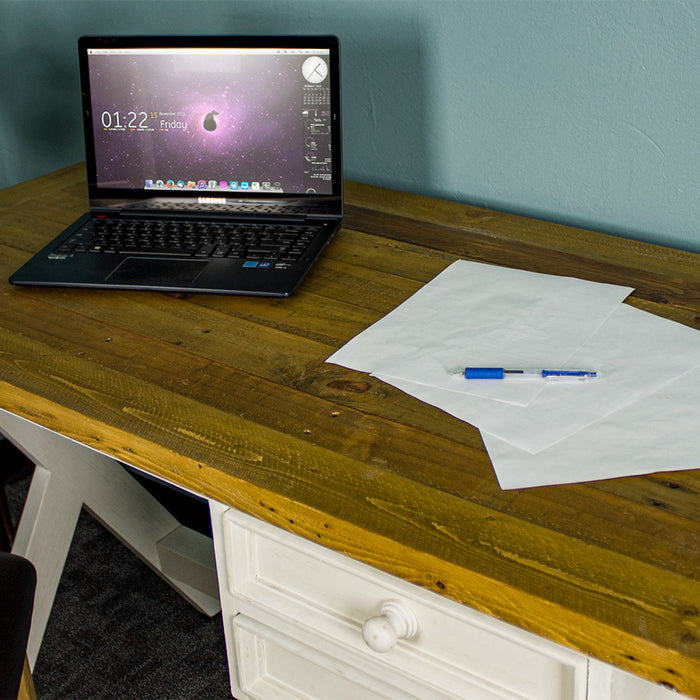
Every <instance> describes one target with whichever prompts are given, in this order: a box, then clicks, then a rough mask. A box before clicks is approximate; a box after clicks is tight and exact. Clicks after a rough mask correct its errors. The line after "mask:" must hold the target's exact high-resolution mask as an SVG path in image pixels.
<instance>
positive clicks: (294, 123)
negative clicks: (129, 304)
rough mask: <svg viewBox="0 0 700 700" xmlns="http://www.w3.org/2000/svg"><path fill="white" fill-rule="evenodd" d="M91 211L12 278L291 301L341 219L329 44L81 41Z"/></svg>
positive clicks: (335, 80) (335, 71) (319, 39)
mask: <svg viewBox="0 0 700 700" xmlns="http://www.w3.org/2000/svg"><path fill="white" fill-rule="evenodd" d="M79 57H80V77H81V85H82V95H83V117H84V123H85V144H86V161H87V178H88V196H89V205H90V211H89V212H88V213H86V214H85V215H84V216H82V217H81V218H80V219H78V221H76V222H75V223H74V224H73V225H72V226H70V227H69V228H68V229H67V230H66V231H64V232H63V233H62V234H61V235H60V236H59V237H58V238H57V239H55V240H54V241H53V242H52V243H51V244H50V245H48V246H47V247H46V248H44V249H43V250H41V251H40V252H39V253H37V254H36V255H35V256H34V257H33V258H32V259H31V260H29V262H27V263H26V264H25V265H24V266H23V267H22V268H21V269H20V270H18V271H17V272H16V273H15V274H14V275H12V277H11V278H10V281H11V282H13V283H15V284H25V285H49V286H70V287H109V288H117V289H146V290H159V291H190V292H209V293H220V294H251V295H265V296H288V295H290V294H291V293H292V292H293V291H294V290H295V289H296V287H297V285H298V284H299V282H300V281H301V279H302V278H303V276H304V275H305V274H306V272H307V271H308V270H309V268H310V267H311V266H312V265H313V263H314V261H315V260H316V259H317V258H318V256H319V254H320V253H321V251H322V250H323V248H324V246H325V245H326V244H327V243H328V241H329V240H330V239H331V237H332V236H333V234H334V233H335V232H336V231H337V229H338V227H339V225H340V220H341V217H342V213H343V211H342V207H343V196H342V166H341V131H340V65H339V60H340V57H339V45H338V39H337V38H336V37H332V36H299V37H290V36H286V37H280V36H278V37H250V36H246V37H240V36H219V37H211V36H210V37H182V36H178V37H163V36H159V37H83V38H81V39H80V40H79Z"/></svg>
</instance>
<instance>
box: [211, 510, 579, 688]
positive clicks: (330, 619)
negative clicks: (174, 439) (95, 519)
mask: <svg viewBox="0 0 700 700" xmlns="http://www.w3.org/2000/svg"><path fill="white" fill-rule="evenodd" d="M224 534H225V549H226V564H227V578H228V588H229V591H228V593H229V594H230V595H231V596H232V597H233V598H234V599H235V601H236V608H237V611H238V612H244V613H245V614H246V615H247V616H249V617H251V618H255V619H258V620H263V621H266V622H267V624H270V625H274V626H275V628H278V629H287V630H288V631H289V632H291V633H292V635H293V636H295V637H296V638H297V639H303V640H305V642H306V643H308V644H310V645H311V646H314V647H317V648H321V649H322V648H324V645H325V644H327V645H329V648H330V647H331V646H333V645H337V646H338V647H339V648H341V649H342V650H343V656H344V658H346V659H347V661H348V663H351V664H352V665H354V666H355V667H357V668H362V667H363V663H364V664H370V665H373V664H375V663H378V664H380V665H381V666H383V667H385V668H387V669H391V670H392V671H397V672H400V673H401V674H403V675H404V676H405V677H406V678H414V679H415V680H416V681H417V682H418V681H423V682H426V683H427V684H428V685H430V686H432V687H434V688H435V689H436V696H438V695H442V694H443V692H444V693H445V694H446V695H447V696H448V697H455V698H459V697H484V698H489V699H490V698H508V699H509V700H516V699H517V700H583V699H584V698H585V697H586V676H587V660H586V659H585V657H583V656H581V655H578V654H575V653H573V652H570V651H569V650H567V649H564V648H561V647H559V646H558V645H556V644H553V643H551V642H549V641H546V640H542V639H540V638H539V637H536V636H535V635H532V634H529V633H527V632H524V631H523V630H520V629H517V628H514V627H512V626H510V625H507V624H505V623H502V622H500V621H498V620H494V619H493V618H490V617H488V616H487V615H483V614H481V613H478V612H476V611H474V610H472V609H470V608H468V607H466V606H463V605H459V604H457V603H455V602H454V601H451V600H449V599H447V598H443V597H442V596H439V595H437V594H435V593H432V592H430V591H426V590H424V589H421V588H420V587H418V586H414V585H412V584H409V583H407V582H406V581H402V580H401V579H398V578H396V577H393V576H389V575H388V574H385V573H384V572H381V571H378V570H377V569H374V568H373V567H370V566H367V565H365V564H361V563H359V562H356V561H354V560H352V559H350V558H348V557H345V556H342V555H340V554H338V553H336V552H333V551H331V550H328V549H326V548H324V547H321V546H319V545H316V544H314V543H311V542H308V541H306V540H304V539H303V538H300V537H297V536H295V535H291V534H290V533H287V532H285V531H283V530H281V529H279V528H276V527H273V526H271V525H268V524H267V523H263V522H261V521H259V520H257V519H254V518H251V517H249V516H246V515H243V514H241V513H238V512H236V511H233V510H230V511H228V512H227V513H226V515H225V517H224ZM378 617H379V618H380V619H379V620H373V621H372V622H371V623H369V624H368V625H365V623H366V622H367V620H369V619H370V618H378ZM402 619H405V621H406V623H407V629H404V630H401V629H399V631H400V632H401V631H403V632H407V633H408V634H409V635H411V636H410V638H407V639H400V638H399V639H394V638H393V637H392V634H393V632H392V630H393V627H392V624H393V625H394V626H396V622H397V621H398V623H399V624H398V627H399V628H400V627H401V620H402ZM387 622H388V623H392V624H389V625H387V624H386V623H387ZM413 625H415V629H412V626H413ZM363 626H365V629H366V630H368V631H369V633H368V636H369V637H372V636H373V634H374V631H375V630H379V631H380V632H382V631H383V630H384V628H386V627H387V626H388V627H389V628H390V629H389V637H390V638H389V640H388V642H387V645H388V646H389V647H390V648H389V649H388V650H386V651H385V652H378V651H374V650H372V649H370V647H369V646H368V644H367V643H366V642H365V641H364V639H363ZM411 633H412V634H411ZM374 636H375V637H376V635H374ZM476 689H481V691H482V692H476Z"/></svg>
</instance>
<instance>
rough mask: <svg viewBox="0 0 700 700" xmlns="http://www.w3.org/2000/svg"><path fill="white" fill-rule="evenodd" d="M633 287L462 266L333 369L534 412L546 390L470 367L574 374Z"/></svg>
mask: <svg viewBox="0 0 700 700" xmlns="http://www.w3.org/2000/svg"><path fill="white" fill-rule="evenodd" d="M631 291H632V288H631V287H620V286H617V285H610V284H599V283H595V282H587V281H585V280H579V279H575V278H572V277H558V276H555V275H543V274H538V273H534V272H526V271H524V270H512V269H509V268H503V267H498V266H495V265H485V264H483V263H475V262H470V261H465V260H460V261H457V262H455V263H453V264H452V265H450V266H449V267H448V268H447V269H446V270H444V271H443V272H442V273H440V274H439V275H438V276H437V277H436V278H435V279H433V280H432V281H431V282H430V283H428V284H426V285H425V286H424V287H423V288H422V289H420V290H419V291H418V292H416V293H415V294H414V295H413V296H411V297H410V298H409V299H408V300H407V301H405V302H404V303H403V304H401V305H400V306H399V307H397V308H396V309H395V310H394V311H392V312H391V313H389V314H388V315H387V316H385V317H384V318H382V319H381V320H379V321H377V323H375V324H374V325H372V326H370V327H369V328H368V329H367V330H365V331H364V332H363V333H361V334H360V335H358V336H356V337H355V338H353V339H352V340H351V341H350V342H348V343H347V344H346V345H344V346H343V347H342V348H340V350H338V351H337V352H336V353H334V354H333V355H332V356H331V357H329V358H328V360H327V361H328V362H333V363H335V364H339V365H343V366H345V367H350V368H352V369H357V370H361V371H365V372H373V373H376V374H382V373H384V374H388V375H391V376H395V377H400V378H402V379H407V380H409V381H412V382H417V383H425V384H428V385H430V386H437V387H442V388H443V389H447V390H450V389H452V390H455V391H459V392H462V393H465V394H471V395H474V396H481V397H484V398H489V399H495V400H500V401H507V402H510V403H514V404H518V405H526V404H527V403H529V402H530V401H531V400H532V399H533V398H534V396H536V395H537V394H538V393H539V391H541V389H542V387H541V386H540V384H539V383H535V384H533V383H530V382H520V383H518V384H517V385H516V386H513V385H512V384H513V383H512V382H511V383H510V386H507V387H506V386H504V383H503V382H493V383H486V384H485V383H484V382H478V383H477V384H476V385H475V384H474V383H473V382H463V383H462V385H461V387H460V386H459V384H457V385H456V384H455V382H454V381H453V379H452V378H451V377H450V374H449V373H450V371H451V370H454V369H459V368H460V367H465V366H469V365H471V366H475V367H479V366H482V367H483V366H488V367H515V368H518V367H553V366H556V367H557V368H559V367H565V366H566V362H567V360H568V359H569V357H570V356H571V355H572V354H573V352H574V351H575V350H576V349H578V348H579V347H580V346H581V345H582V344H583V343H584V342H585V341H586V340H588V338H589V337H590V336H591V335H592V334H593V333H594V332H595V331H596V330H597V329H598V328H599V327H600V326H601V324H602V323H603V322H604V321H605V320H606V319H607V318H608V317H609V316H610V314H611V313H612V312H613V311H614V310H615V309H616V308H617V307H618V305H619V304H620V302H621V301H622V300H623V299H624V298H625V297H626V296H627V295H628V294H629V293H630V292H631Z"/></svg>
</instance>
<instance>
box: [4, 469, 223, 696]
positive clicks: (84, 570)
mask: <svg viewBox="0 0 700 700" xmlns="http://www.w3.org/2000/svg"><path fill="white" fill-rule="evenodd" d="M29 483H30V478H29V477H27V476H25V477H24V478H22V479H20V480H18V481H16V482H14V483H11V484H8V485H7V486H6V492H7V495H8V501H9V504H10V508H11V511H12V514H13V518H14V519H15V523H16V522H17V519H18V518H19V514H20V513H21V509H22V506H23V503H24V499H25V497H26V493H27V490H28V488H29ZM33 677H34V683H35V686H36V691H37V695H38V698H39V700H53V699H54V698H55V699H56V700H59V699H60V700H81V699H83V698H85V699H89V700H100V699H103V698H104V699H105V700H121V699H125V700H126V699H132V698H139V700H151V699H154V700H189V699H197V700H200V699H201V700H209V699H211V700H219V699H220V698H221V699H222V700H223V699H225V698H231V692H230V688H229V682H228V669H227V664H226V653H225V647H224V638H223V630H222V623H221V615H217V616H215V617H213V618H208V617H206V616H205V615H203V614H201V613H199V612H197V611H196V610H195V609H194V608H192V607H191V606H190V605H189V604H188V603H187V602H186V601H185V600H184V599H183V598H181V597H180V596H179V595H178V594H177V593H175V591H173V590H172V589H171V588H170V587H169V586H168V585H167V584H166V583H165V582H164V581H163V580H162V579H161V578H160V577H159V576H157V575H156V574H155V573H153V572H152V571H151V570H150V569H149V568H148V567H147V566H146V565H145V564H143V563H142V562H141V560H140V559H138V557H136V556H135V555H134V554H132V553H131V551H129V550H128V549H127V548H126V547H125V546H124V545H123V544H122V543H121V542H120V541H119V540H117V539H116V537H114V536H113V535H112V534H111V533H110V532H108V531H107V530H106V529H105V528H104V527H103V526H102V525H101V524H100V523H99V522H98V521H97V520H95V518H93V517H92V516H91V515H90V514H89V513H88V512H86V511H85V510H83V512H82V514H81V516H80V519H79V521H78V526H77V528H76V532H75V536H74V538H73V542H72V545H71V549H70V552H69V554H68V559H67V561H66V566H65V568H64V570H63V575H62V577H61V581H60V584H59V587H58V591H57V594H56V599H55V602H54V605H53V609H52V612H51V616H50V618H49V623H48V626H47V629H46V634H45V636H44V640H43V642H42V645H41V649H40V652H39V656H38V658H37V662H36V664H35V668H34V673H33Z"/></svg>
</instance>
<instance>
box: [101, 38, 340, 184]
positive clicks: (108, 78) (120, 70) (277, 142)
mask: <svg viewBox="0 0 700 700" xmlns="http://www.w3.org/2000/svg"><path fill="white" fill-rule="evenodd" d="M308 59H309V57H308V56H307V55H288V54H281V55H277V54H275V53H271V52H244V53H241V52H239V53H235V52H233V51H223V50H222V51H209V50H199V51H195V50H184V51H180V52H175V51H169V52H168V51H163V52H159V51H156V50H151V51H148V50H144V51H141V52H124V53H107V52H104V53H100V52H96V53H94V54H92V55H90V59H89V68H90V91H91V98H92V119H93V135H94V144H95V155H96V162H97V172H96V174H97V184H98V186H99V187H115V188H128V189H143V188H153V189H169V188H171V189H174V190H176V189H178V188H180V189H182V188H188V189H206V190H220V189H226V190H238V191H246V190H249V191H250V190H254V189H260V190H267V191H272V192H288V193H303V192H317V193H330V192H331V183H330V175H329V173H330V155H331V154H330V125H331V121H330V117H329V104H330V100H329V98H328V85H327V82H328V79H327V77H326V78H325V79H324V78H323V77H321V76H320V75H318V77H316V76H312V78H311V80H307V78H305V77H304V70H303V67H304V62H305V61H308ZM314 60H315V61H317V62H321V68H323V67H324V65H323V62H324V61H326V60H327V59H326V58H324V57H320V56H319V57H314ZM307 66H308V63H307ZM306 73H307V76H308V70H307V71H306Z"/></svg>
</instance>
